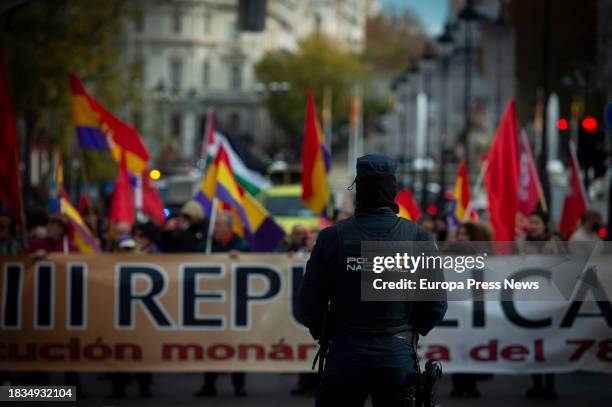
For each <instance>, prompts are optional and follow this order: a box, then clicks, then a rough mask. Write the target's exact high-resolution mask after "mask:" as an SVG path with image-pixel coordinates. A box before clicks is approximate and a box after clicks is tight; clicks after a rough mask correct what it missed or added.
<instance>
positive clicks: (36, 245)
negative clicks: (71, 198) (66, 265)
mask: <svg viewBox="0 0 612 407" xmlns="http://www.w3.org/2000/svg"><path fill="white" fill-rule="evenodd" d="M78 251H79V249H78V248H77V246H76V245H75V244H74V243H73V242H71V241H70V239H68V220H67V219H66V216H64V215H60V214H57V215H51V216H49V219H48V221H47V236H46V237H45V238H41V239H32V240H30V244H29V245H28V247H27V249H26V253H28V254H33V255H35V256H44V255H46V254H47V253H78Z"/></svg>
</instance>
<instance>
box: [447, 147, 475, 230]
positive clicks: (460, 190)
mask: <svg viewBox="0 0 612 407" xmlns="http://www.w3.org/2000/svg"><path fill="white" fill-rule="evenodd" d="M471 199H472V194H471V192H470V179H469V177H468V172H467V168H466V166H465V159H462V160H461V161H460V162H459V168H458V170H457V180H456V181H455V199H454V201H453V206H454V208H453V210H452V212H451V219H452V220H453V222H454V223H455V224H457V225H458V224H461V223H463V222H465V221H466V220H467V217H468V215H469V214H468V213H467V211H468V210H469V205H470V200H471Z"/></svg>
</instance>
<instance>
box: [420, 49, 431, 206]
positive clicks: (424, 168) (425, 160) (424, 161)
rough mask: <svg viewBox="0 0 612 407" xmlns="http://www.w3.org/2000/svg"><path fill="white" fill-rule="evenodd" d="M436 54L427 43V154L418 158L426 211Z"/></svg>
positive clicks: (424, 64) (424, 58)
mask: <svg viewBox="0 0 612 407" xmlns="http://www.w3.org/2000/svg"><path fill="white" fill-rule="evenodd" d="M434 61H435V54H434V51H433V47H432V45H431V43H429V42H427V43H426V44H425V48H424V49H423V54H422V55H421V65H422V73H423V92H424V93H425V100H426V105H425V140H424V141H425V152H424V153H425V154H424V157H417V159H420V160H422V162H421V165H422V168H421V174H422V176H421V179H422V181H423V185H422V187H421V208H423V209H425V207H426V206H427V195H428V194H427V184H428V183H429V170H430V169H429V168H428V167H429V165H428V164H429V156H430V154H431V149H430V145H429V144H430V140H431V126H430V122H431V120H430V114H431V100H432V92H431V86H430V78H431V75H430V73H431V70H432V69H433V68H434Z"/></svg>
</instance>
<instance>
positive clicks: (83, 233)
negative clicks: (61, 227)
mask: <svg viewBox="0 0 612 407" xmlns="http://www.w3.org/2000/svg"><path fill="white" fill-rule="evenodd" d="M68 220H69V221H70V224H71V225H72V227H74V232H75V233H77V234H78V235H79V236H81V237H82V238H83V240H84V241H85V243H87V245H88V246H90V247H91V248H92V249H94V250H95V251H96V252H99V251H101V250H100V246H99V245H98V242H97V241H96V239H95V238H94V237H93V236H92V235H91V234H90V233H89V232H88V231H87V230H85V229H83V227H81V225H79V224H78V223H77V222H75V221H74V220H72V219H71V218H70V217H68Z"/></svg>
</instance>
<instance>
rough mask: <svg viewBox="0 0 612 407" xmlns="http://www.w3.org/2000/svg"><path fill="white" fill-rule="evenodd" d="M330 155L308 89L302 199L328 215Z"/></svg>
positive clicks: (316, 210)
mask: <svg viewBox="0 0 612 407" xmlns="http://www.w3.org/2000/svg"><path fill="white" fill-rule="evenodd" d="M329 169H330V157H329V153H328V152H327V149H326V148H325V142H324V139H323V133H322V132H321V126H320V125H319V119H318V118H317V111H316V108H315V103H314V98H313V96H312V92H311V91H310V90H309V91H308V96H307V102H306V123H305V126H304V142H303V143H302V201H304V203H305V204H306V206H307V207H309V208H310V209H311V210H312V211H313V212H314V213H315V214H317V215H321V216H327V211H326V209H327V203H328V201H329V196H330V194H329V185H328V183H327V174H328V172H329Z"/></svg>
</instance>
